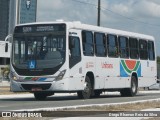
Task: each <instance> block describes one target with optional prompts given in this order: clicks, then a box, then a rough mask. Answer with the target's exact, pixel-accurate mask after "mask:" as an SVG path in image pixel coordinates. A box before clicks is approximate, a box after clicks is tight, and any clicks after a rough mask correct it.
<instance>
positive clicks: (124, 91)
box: [120, 76, 138, 97]
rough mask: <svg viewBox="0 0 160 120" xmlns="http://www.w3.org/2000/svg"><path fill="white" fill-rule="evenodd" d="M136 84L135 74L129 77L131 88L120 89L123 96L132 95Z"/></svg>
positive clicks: (135, 91) (136, 86)
mask: <svg viewBox="0 0 160 120" xmlns="http://www.w3.org/2000/svg"><path fill="white" fill-rule="evenodd" d="M137 90H138V84H137V79H136V77H135V76H132V78H131V88H125V89H122V90H121V91H120V93H121V96H123V97H133V96H135V95H136V94H137Z"/></svg>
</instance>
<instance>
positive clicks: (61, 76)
mask: <svg viewBox="0 0 160 120" xmlns="http://www.w3.org/2000/svg"><path fill="white" fill-rule="evenodd" d="M65 73H66V70H63V71H61V72H60V73H59V75H58V76H57V77H56V80H62V79H63V77H64V75H65Z"/></svg>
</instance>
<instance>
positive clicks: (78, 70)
mask: <svg viewBox="0 0 160 120" xmlns="http://www.w3.org/2000/svg"><path fill="white" fill-rule="evenodd" d="M79 34H80V32H79V31H78V30H72V32H71V30H70V36H69V70H70V72H69V77H70V78H69V89H70V90H82V89H83V82H82V62H81V60H82V57H81V47H80V37H79Z"/></svg>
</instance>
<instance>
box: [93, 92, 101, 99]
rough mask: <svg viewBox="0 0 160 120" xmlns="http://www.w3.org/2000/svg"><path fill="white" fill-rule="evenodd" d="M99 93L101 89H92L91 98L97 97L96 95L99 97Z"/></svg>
mask: <svg viewBox="0 0 160 120" xmlns="http://www.w3.org/2000/svg"><path fill="white" fill-rule="evenodd" d="M101 93H102V91H101V90H94V91H93V95H92V97H93V98H98V97H100V95H101Z"/></svg>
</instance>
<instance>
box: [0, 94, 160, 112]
mask: <svg viewBox="0 0 160 120" xmlns="http://www.w3.org/2000/svg"><path fill="white" fill-rule="evenodd" d="M156 98H160V93H155V94H154V93H148V94H143V93H139V94H138V95H137V96H135V97H121V96H120V95H114V94H113V95H101V96H100V98H92V99H87V100H82V99H78V97H77V96H76V95H75V96H73V95H69V96H51V97H48V98H47V99H46V100H45V101H36V100H35V99H34V97H32V96H30V97H23V96H22V97H19V98H5V99H4V98H3V99H0V111H10V110H22V109H36V108H55V107H64V106H76V105H88V104H106V103H121V102H130V101H137V100H148V99H156Z"/></svg>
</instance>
